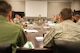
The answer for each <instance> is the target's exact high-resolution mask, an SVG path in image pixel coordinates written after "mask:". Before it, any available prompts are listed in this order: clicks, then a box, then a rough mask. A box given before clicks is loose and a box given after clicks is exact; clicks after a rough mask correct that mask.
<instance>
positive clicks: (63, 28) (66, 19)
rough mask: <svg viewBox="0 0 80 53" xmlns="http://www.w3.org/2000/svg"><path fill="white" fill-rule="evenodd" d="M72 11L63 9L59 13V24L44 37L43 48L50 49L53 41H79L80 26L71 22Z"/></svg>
mask: <svg viewBox="0 0 80 53" xmlns="http://www.w3.org/2000/svg"><path fill="white" fill-rule="evenodd" d="M71 19H72V10H71V9H70V8H64V9H62V11H61V12H60V22H61V23H59V24H56V25H55V26H54V28H53V29H51V30H50V32H49V33H48V34H47V35H46V36H45V37H44V40H43V45H44V47H52V46H54V45H53V43H54V41H55V40H65V41H78V40H80V25H78V24H76V23H74V22H73V21H72V20H71Z"/></svg>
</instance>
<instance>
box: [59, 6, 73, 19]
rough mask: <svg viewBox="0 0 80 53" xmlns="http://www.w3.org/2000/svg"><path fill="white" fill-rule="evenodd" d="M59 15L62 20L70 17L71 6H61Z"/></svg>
mask: <svg viewBox="0 0 80 53" xmlns="http://www.w3.org/2000/svg"><path fill="white" fill-rule="evenodd" d="M60 16H61V18H62V19H63V20H67V19H71V18H72V10H71V8H63V9H62V10H61V12H60Z"/></svg>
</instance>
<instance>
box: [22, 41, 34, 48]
mask: <svg viewBox="0 0 80 53" xmlns="http://www.w3.org/2000/svg"><path fill="white" fill-rule="evenodd" d="M23 48H32V49H33V48H34V46H33V44H32V42H31V41H27V42H26V44H25V45H24V46H23Z"/></svg>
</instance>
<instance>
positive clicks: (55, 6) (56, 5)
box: [48, 2, 71, 17]
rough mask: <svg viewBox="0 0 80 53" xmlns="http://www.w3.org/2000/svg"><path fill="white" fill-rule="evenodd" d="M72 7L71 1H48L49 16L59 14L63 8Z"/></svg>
mask: <svg viewBox="0 0 80 53" xmlns="http://www.w3.org/2000/svg"><path fill="white" fill-rule="evenodd" d="M66 7H68V8H70V7H71V2H48V17H52V15H57V14H59V12H60V11H61V9H62V8H66Z"/></svg>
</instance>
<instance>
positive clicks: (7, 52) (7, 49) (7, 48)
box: [0, 44, 12, 53]
mask: <svg viewBox="0 0 80 53" xmlns="http://www.w3.org/2000/svg"><path fill="white" fill-rule="evenodd" d="M0 53H12V47H11V45H10V44H0Z"/></svg>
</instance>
